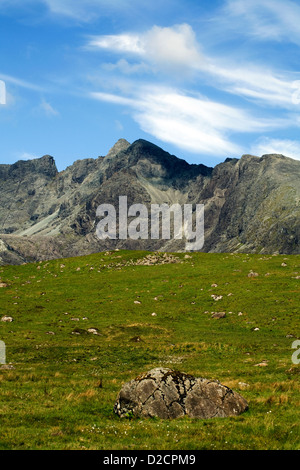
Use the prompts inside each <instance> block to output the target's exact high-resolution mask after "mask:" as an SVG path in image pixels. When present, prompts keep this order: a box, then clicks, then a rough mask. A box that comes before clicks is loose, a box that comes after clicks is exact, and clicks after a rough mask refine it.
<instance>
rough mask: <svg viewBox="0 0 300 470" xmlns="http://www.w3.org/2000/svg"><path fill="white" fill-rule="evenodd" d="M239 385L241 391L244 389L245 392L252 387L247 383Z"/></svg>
mask: <svg viewBox="0 0 300 470" xmlns="http://www.w3.org/2000/svg"><path fill="white" fill-rule="evenodd" d="M238 385H239V387H240V388H241V389H243V390H244V389H245V388H248V387H250V385H249V384H247V383H246V382H239V383H238Z"/></svg>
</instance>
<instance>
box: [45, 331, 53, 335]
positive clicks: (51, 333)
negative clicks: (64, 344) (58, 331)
mask: <svg viewBox="0 0 300 470" xmlns="http://www.w3.org/2000/svg"><path fill="white" fill-rule="evenodd" d="M46 335H55V333H54V331H46Z"/></svg>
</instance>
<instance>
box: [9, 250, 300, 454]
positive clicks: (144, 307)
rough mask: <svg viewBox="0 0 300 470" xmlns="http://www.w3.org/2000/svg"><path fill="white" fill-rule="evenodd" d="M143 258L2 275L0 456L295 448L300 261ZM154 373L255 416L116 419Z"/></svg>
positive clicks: (299, 395) (40, 266)
mask: <svg viewBox="0 0 300 470" xmlns="http://www.w3.org/2000/svg"><path fill="white" fill-rule="evenodd" d="M148 255H149V254H148V253H146V252H130V251H119V252H118V251H116V252H109V253H100V254H96V255H90V256H86V257H79V258H72V259H64V260H55V261H49V262H42V263H34V264H26V265H22V266H5V267H2V268H0V277H1V279H0V282H1V283H2V284H1V285H3V287H1V288H0V318H2V317H3V316H5V315H6V316H11V317H12V318H13V321H12V322H8V321H7V322H4V321H1V322H0V340H2V341H4V342H5V345H6V362H7V364H9V365H11V366H12V368H5V369H1V370H0V449H2V450H4V449H43V450H46V449H51V450H54V449H59V450H65V449H66V450H68V449H105V450H115V449H123V450H125V449H128V450H135V449H145V450H154V449H155V450H163V449H166V450H177V449H184V450H195V449H245V450H246V449H251V450H255V449H268V450H273V449H282V450H292V449H295V450H296V449H298V450H299V449H300V422H299V407H300V380H299V378H300V376H299V373H300V365H297V364H294V363H293V362H292V354H293V352H295V351H294V350H293V349H292V343H293V342H294V341H295V340H296V339H297V338H299V337H300V332H299V329H300V321H299V305H300V295H299V294H300V287H299V283H300V256H299V255H295V256H283V255H277V256H275V255H273V256H272V255H270V256H267V255H246V254H205V253H195V254H190V255H189V256H190V257H186V255H185V254H184V253H180V254H174V255H173V256H174V258H175V261H176V260H177V262H175V263H168V262H167V263H165V264H162V261H163V260H165V261H168V259H169V255H167V257H163V254H161V255H159V256H157V257H156V258H155V257H154V258H153V257H152V258H147V256H148ZM148 259H150V263H151V262H152V264H150V265H147V264H146V263H147V260H148ZM151 259H152V261H151ZM145 260H146V261H145ZM251 273H252V274H251ZM253 273H257V274H258V275H255V274H253ZM249 274H250V276H249ZM212 296H216V297H215V298H214V297H212ZM217 299H218V300H217ZM213 312H226V317H225V318H221V319H216V318H212V313H213ZM153 314H155V315H153ZM91 328H93V329H94V330H92V331H91V332H88V330H89V329H91ZM95 333H97V334H95ZM299 356H300V353H299ZM158 366H165V367H171V368H175V369H177V370H181V371H183V372H186V373H189V374H193V375H195V376H197V377H206V378H211V379H217V380H219V381H220V382H221V383H223V384H225V385H228V386H229V387H231V388H232V389H234V390H236V391H237V392H239V393H240V394H241V395H243V396H244V397H245V398H246V400H247V401H248V403H249V410H248V411H247V412H246V413H244V414H242V415H240V416H238V417H232V418H214V419H211V420H196V419H191V418H187V417H185V418H182V419H178V420H173V421H169V420H166V421H164V420H160V419H157V418H153V419H152V418H149V419H141V418H133V419H129V418H128V419H126V418H125V419H120V418H118V417H117V416H116V415H115V414H114V413H113V405H114V402H115V400H116V397H117V394H118V392H119V390H120V388H121V386H122V384H123V383H124V382H125V381H128V380H131V379H132V378H134V377H136V376H137V375H139V374H140V373H142V372H146V371H147V370H149V369H151V368H153V367H158Z"/></svg>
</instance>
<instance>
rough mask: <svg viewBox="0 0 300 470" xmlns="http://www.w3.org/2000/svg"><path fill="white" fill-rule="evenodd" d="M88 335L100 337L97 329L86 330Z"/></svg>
mask: <svg viewBox="0 0 300 470" xmlns="http://www.w3.org/2000/svg"><path fill="white" fill-rule="evenodd" d="M87 331H88V333H91V334H92V335H100V333H99V331H98V330H97V328H88V330H87Z"/></svg>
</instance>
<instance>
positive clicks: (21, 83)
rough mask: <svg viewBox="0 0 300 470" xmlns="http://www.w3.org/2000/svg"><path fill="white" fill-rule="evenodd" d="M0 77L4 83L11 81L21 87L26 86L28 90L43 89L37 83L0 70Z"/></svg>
mask: <svg viewBox="0 0 300 470" xmlns="http://www.w3.org/2000/svg"><path fill="white" fill-rule="evenodd" d="M0 79H1V80H3V81H4V82H5V83H11V84H13V85H16V86H18V87H21V88H27V89H28V90H34V91H43V88H42V87H40V86H38V85H35V84H33V83H30V82H27V81H26V80H23V79H20V78H17V77H12V76H11V75H6V74H4V73H1V72H0Z"/></svg>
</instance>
